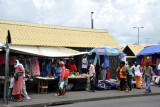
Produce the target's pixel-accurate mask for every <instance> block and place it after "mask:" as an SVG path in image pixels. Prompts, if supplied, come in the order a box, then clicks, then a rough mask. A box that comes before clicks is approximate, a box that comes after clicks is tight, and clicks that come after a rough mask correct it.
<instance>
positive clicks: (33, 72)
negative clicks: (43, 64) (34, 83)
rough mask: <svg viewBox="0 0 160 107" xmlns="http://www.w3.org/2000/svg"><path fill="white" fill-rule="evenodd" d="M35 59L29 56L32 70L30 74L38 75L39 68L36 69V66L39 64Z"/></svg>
mask: <svg viewBox="0 0 160 107" xmlns="http://www.w3.org/2000/svg"><path fill="white" fill-rule="evenodd" d="M37 60H38V59H37ZM37 60H36V58H31V72H32V76H37V75H40V68H38V70H37V67H38V64H39V62H38V63H37Z"/></svg>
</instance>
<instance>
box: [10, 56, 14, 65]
mask: <svg viewBox="0 0 160 107" xmlns="http://www.w3.org/2000/svg"><path fill="white" fill-rule="evenodd" d="M13 62H14V57H13V56H10V57H9V63H10V65H14V64H13Z"/></svg>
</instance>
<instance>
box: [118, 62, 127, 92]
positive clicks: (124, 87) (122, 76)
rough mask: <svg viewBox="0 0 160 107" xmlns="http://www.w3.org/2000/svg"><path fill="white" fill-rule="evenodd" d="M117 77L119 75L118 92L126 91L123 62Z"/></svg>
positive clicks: (125, 69)
mask: <svg viewBox="0 0 160 107" xmlns="http://www.w3.org/2000/svg"><path fill="white" fill-rule="evenodd" d="M119 75H120V91H128V89H127V88H128V87H127V85H126V82H125V80H126V78H127V76H126V75H127V68H126V66H125V62H124V61H122V62H121V67H120V73H119Z"/></svg>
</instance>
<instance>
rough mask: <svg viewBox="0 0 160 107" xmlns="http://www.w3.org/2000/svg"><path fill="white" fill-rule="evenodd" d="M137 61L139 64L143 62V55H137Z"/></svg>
mask: <svg viewBox="0 0 160 107" xmlns="http://www.w3.org/2000/svg"><path fill="white" fill-rule="evenodd" d="M137 62H138V64H141V62H142V56H139V57H137Z"/></svg>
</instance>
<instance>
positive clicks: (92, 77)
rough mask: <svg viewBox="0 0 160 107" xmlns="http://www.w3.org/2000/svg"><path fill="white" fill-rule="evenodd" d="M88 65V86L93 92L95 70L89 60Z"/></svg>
mask: <svg viewBox="0 0 160 107" xmlns="http://www.w3.org/2000/svg"><path fill="white" fill-rule="evenodd" d="M88 66H89V77H90V86H91V90H92V91H93V92H94V91H95V79H96V78H95V77H96V72H95V67H94V65H92V64H91V62H89V63H88Z"/></svg>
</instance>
